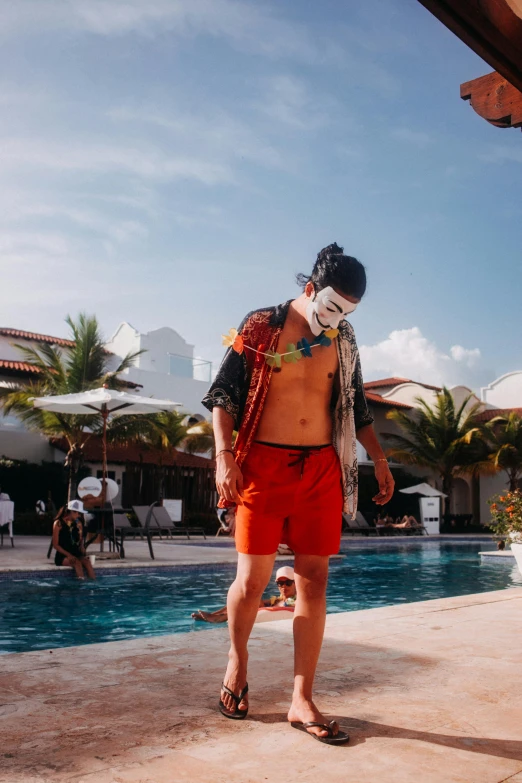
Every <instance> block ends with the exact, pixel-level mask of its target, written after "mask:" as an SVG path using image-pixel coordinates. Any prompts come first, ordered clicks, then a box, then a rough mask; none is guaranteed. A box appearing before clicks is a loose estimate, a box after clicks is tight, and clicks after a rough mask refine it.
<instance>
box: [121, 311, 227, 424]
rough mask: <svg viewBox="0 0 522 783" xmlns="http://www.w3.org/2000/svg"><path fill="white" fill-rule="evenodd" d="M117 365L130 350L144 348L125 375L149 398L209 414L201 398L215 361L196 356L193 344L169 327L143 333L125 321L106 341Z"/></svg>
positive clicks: (183, 409) (189, 410)
mask: <svg viewBox="0 0 522 783" xmlns="http://www.w3.org/2000/svg"><path fill="white" fill-rule="evenodd" d="M106 348H107V350H108V351H109V352H110V353H112V354H114V357H115V359H114V366H116V364H117V362H118V360H119V359H121V358H123V357H124V356H126V355H127V354H128V353H136V352H138V351H142V353H141V354H140V355H139V356H138V357H137V359H136V362H135V364H134V366H133V367H131V368H130V369H129V370H127V371H126V372H125V373H124V374H123V376H122V377H124V378H127V379H128V380H129V381H131V382H133V383H137V384H139V385H140V387H141V388H142V394H143V395H145V396H146V397H157V398H158V399H163V400H173V401H174V402H181V403H182V407H181V408H180V410H182V411H185V412H186V413H191V414H199V415H200V416H206V415H207V413H208V411H207V410H206V408H204V407H203V406H202V405H201V399H202V398H203V396H204V395H205V392H206V390H207V389H208V386H209V383H210V381H211V376H212V363H211V362H209V361H208V360H206V359H200V358H198V357H196V356H194V346H193V345H190V343H187V341H186V340H185V339H184V338H183V337H182V336H181V335H180V334H178V332H176V331H175V330H174V329H171V328H170V327H168V326H164V327H162V328H160V329H154V330H153V331H151V332H146V333H140V332H139V331H138V330H137V329H135V328H134V327H133V326H131V324H129V323H122V324H120V325H119V326H118V328H117V329H116V332H115V333H114V335H113V336H112V337H111V339H110V340H109V342H108V343H107V344H106Z"/></svg>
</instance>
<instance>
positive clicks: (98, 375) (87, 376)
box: [0, 313, 140, 499]
mask: <svg viewBox="0 0 522 783" xmlns="http://www.w3.org/2000/svg"><path fill="white" fill-rule="evenodd" d="M65 322H66V323H67V325H68V326H69V328H70V330H71V339H72V341H73V345H72V346H71V347H70V348H68V349H66V350H62V349H60V348H58V347H56V346H53V345H42V346H41V347H39V348H29V347H27V346H25V345H15V347H16V348H17V349H18V350H19V351H20V353H21V354H22V356H23V358H24V359H25V361H26V362H28V363H29V364H31V365H32V366H33V367H35V368H36V369H37V370H38V379H37V380H34V381H31V382H30V383H29V384H25V385H21V384H10V385H9V387H6V388H0V404H1V406H2V409H3V413H4V416H7V415H9V414H15V415H16V416H18V418H19V419H21V420H22V421H23V422H24V424H25V425H26V426H27V428H28V429H30V430H33V431H35V432H39V433H41V434H42V435H45V437H47V438H64V439H65V440H66V441H67V446H68V451H67V455H66V458H65V466H66V467H67V468H68V470H69V493H68V494H69V499H70V498H71V497H72V496H73V492H74V490H75V487H74V483H75V478H76V475H77V472H78V469H79V467H80V465H81V462H82V458H83V448H84V445H85V443H86V441H87V440H88V438H89V437H90V436H91V435H92V434H97V433H98V432H99V431H100V427H101V417H100V416H99V415H97V414H93V415H92V416H80V415H74V414H70V413H68V414H65V413H54V412H51V411H44V410H41V409H39V408H35V407H34V405H33V398H34V397H44V396H47V395H56V394H73V393H76V392H82V391H88V390H89V389H95V388H98V387H100V386H103V385H106V386H108V387H109V388H111V389H120V388H123V387H124V386H125V382H124V381H122V380H121V379H120V378H119V377H118V376H119V375H120V373H122V372H123V371H124V370H126V369H128V368H129V367H132V365H133V364H134V362H135V360H136V357H137V356H138V355H139V353H140V352H136V353H129V354H127V356H125V358H124V359H122V361H121V362H120V363H119V364H118V366H117V367H116V368H115V369H112V370H111V369H110V362H111V354H109V353H108V352H107V350H106V349H105V347H104V341H103V337H102V334H101V331H100V327H99V324H98V321H97V319H96V317H95V316H88V315H86V314H85V313H80V314H79V316H78V318H77V319H76V321H74V320H73V319H72V318H71V316H69V315H68V316H67V318H66V319H65Z"/></svg>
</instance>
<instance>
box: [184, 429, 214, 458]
mask: <svg viewBox="0 0 522 783" xmlns="http://www.w3.org/2000/svg"><path fill="white" fill-rule="evenodd" d="M183 448H184V449H185V451H186V452H188V454H197V453H200V454H208V453H209V452H210V455H211V457H212V459H213V458H214V456H215V453H216V445H215V441H214V428H213V427H212V422H211V421H199V422H198V423H197V424H195V425H193V426H191V427H189V429H188V430H187V437H186V438H185V442H184V444H183Z"/></svg>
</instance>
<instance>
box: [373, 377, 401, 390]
mask: <svg viewBox="0 0 522 783" xmlns="http://www.w3.org/2000/svg"><path fill="white" fill-rule="evenodd" d="M401 383H411V381H410V380H409V379H408V378H381V379H380V380H378V381H368V382H367V383H365V384H364V388H365V389H380V388H382V387H383V386H399V384H401Z"/></svg>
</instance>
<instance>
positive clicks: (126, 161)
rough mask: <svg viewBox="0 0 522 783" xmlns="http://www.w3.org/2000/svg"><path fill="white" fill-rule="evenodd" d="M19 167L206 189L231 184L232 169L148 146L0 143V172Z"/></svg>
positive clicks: (16, 140) (35, 141)
mask: <svg viewBox="0 0 522 783" xmlns="http://www.w3.org/2000/svg"><path fill="white" fill-rule="evenodd" d="M20 166H27V167H30V168H34V167H40V168H48V169H58V170H60V171H64V172H66V171H74V172H82V171H83V172H88V173H89V174H91V173H96V174H107V173H115V172H116V173H124V174H131V175H135V176H139V177H143V178H144V179H151V180H155V181H158V182H161V181H164V182H168V181H172V180H177V179H194V180H198V181H200V182H202V183H204V184H206V185H216V184H218V183H220V182H230V181H232V179H233V175H232V172H231V170H230V168H229V167H228V166H226V165H224V164H221V163H218V162H215V161H207V160H204V159H201V158H197V157H185V156H180V157H172V156H170V155H167V154H165V153H164V152H163V151H162V150H160V149H155V148H154V147H151V146H149V147H145V146H141V147H140V146H134V147H129V146H123V145H117V144H114V145H107V144H99V145H97V144H93V143H89V142H88V141H86V142H85V143H82V142H80V141H75V142H66V141H62V142H60V143H58V142H54V141H45V140H44V139H30V138H29V139H20V138H14V137H12V138H4V139H0V170H2V169H3V170H4V171H5V170H9V169H13V168H14V169H16V168H19V167H20Z"/></svg>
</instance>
